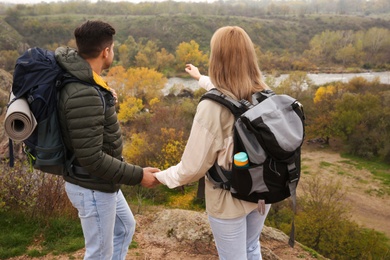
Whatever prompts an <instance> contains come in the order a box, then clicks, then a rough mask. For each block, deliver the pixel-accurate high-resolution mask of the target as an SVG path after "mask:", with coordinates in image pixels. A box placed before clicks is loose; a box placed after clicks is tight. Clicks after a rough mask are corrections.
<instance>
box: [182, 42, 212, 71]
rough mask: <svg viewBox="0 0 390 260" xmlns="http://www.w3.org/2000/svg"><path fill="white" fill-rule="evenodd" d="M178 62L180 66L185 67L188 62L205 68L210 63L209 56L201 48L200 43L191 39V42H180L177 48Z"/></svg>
mask: <svg viewBox="0 0 390 260" xmlns="http://www.w3.org/2000/svg"><path fill="white" fill-rule="evenodd" d="M176 62H177V64H178V67H179V68H183V69H184V67H185V65H186V64H187V63H192V64H193V65H194V66H197V67H200V69H204V68H205V66H206V65H207V63H208V57H207V55H206V54H203V52H202V51H201V50H199V44H198V43H197V42H196V41H194V40H191V41H190V42H189V43H188V42H182V43H180V44H179V46H178V47H177V48H176Z"/></svg>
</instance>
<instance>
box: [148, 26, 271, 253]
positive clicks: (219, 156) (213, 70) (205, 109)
mask: <svg viewBox="0 0 390 260" xmlns="http://www.w3.org/2000/svg"><path fill="white" fill-rule="evenodd" d="M210 47H211V53H210V64H209V76H210V78H209V77H206V76H202V75H201V74H200V73H199V71H198V69H197V68H196V67H194V66H193V65H191V64H189V65H187V67H186V71H187V72H188V73H189V74H190V75H191V76H192V77H194V78H195V79H197V80H199V85H200V86H201V87H203V88H206V89H210V88H212V87H216V88H217V89H219V90H220V91H221V92H223V93H224V94H226V95H229V96H231V97H232V98H234V99H236V100H241V99H247V100H249V101H251V96H252V94H253V93H254V92H258V91H261V90H263V89H267V88H268V86H267V85H266V84H265V83H264V82H263V81H262V79H261V72H260V69H259V67H258V64H257V58H256V54H255V50H254V47H253V43H252V41H251V39H250V38H249V36H248V35H247V33H246V32H245V31H244V30H243V29H242V28H240V27H236V26H233V27H232V26H227V27H222V28H220V29H218V30H217V31H216V32H215V33H214V35H213V37H212V38H211V42H210ZM210 80H211V81H210ZM233 124H234V116H233V115H232V114H231V112H230V111H229V110H228V109H227V108H225V107H223V106H221V105H220V104H217V103H215V102H213V101H210V100H203V101H202V102H200V103H199V105H198V107H197V111H196V114H195V117H194V121H193V125H192V129H191V133H190V137H189V139H188V142H187V145H186V148H185V150H184V153H183V156H182V159H181V161H180V163H179V164H177V165H175V166H172V167H170V168H168V169H166V170H164V171H161V172H157V173H155V176H156V178H157V179H158V180H159V181H160V182H161V183H163V184H165V185H167V186H168V187H169V188H175V187H178V186H181V185H184V184H187V183H190V182H194V181H197V180H198V179H200V178H202V177H204V176H205V174H206V172H207V171H208V169H210V168H211V167H212V166H213V164H214V162H215V161H217V163H218V164H219V165H220V166H221V167H222V168H224V169H227V170H230V169H231V167H232V153H233ZM205 195H206V211H207V213H208V218H209V222H210V226H211V229H212V232H213V236H214V240H215V243H216V247H217V250H218V255H219V258H220V259H232V260H237V259H239V260H240V259H262V258H261V250H260V242H259V238H260V233H261V230H262V228H263V225H264V221H265V218H266V216H267V214H268V211H269V209H270V205H266V206H265V212H262V214H260V212H259V210H258V207H257V203H251V202H247V201H243V200H238V199H236V198H233V197H232V195H231V193H230V192H229V191H226V190H223V189H214V188H213V184H212V183H211V182H210V181H209V180H208V179H207V177H206V180H205Z"/></svg>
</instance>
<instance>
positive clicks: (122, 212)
mask: <svg viewBox="0 0 390 260" xmlns="http://www.w3.org/2000/svg"><path fill="white" fill-rule="evenodd" d="M65 190H66V193H67V195H68V198H69V200H70V201H71V202H72V204H73V206H74V207H75V208H76V209H77V210H78V215H79V218H80V221H81V226H82V228H83V234H84V239H85V249H86V251H85V256H84V259H93V260H109V259H113V260H122V259H125V258H126V254H127V251H128V248H129V245H130V243H131V240H132V238H133V235H134V231H135V219H134V216H133V213H132V212H131V210H130V208H129V205H128V204H127V202H126V199H125V198H124V196H123V194H122V191H120V190H119V191H118V192H114V193H106V192H100V191H96V190H90V189H85V188H83V187H80V186H78V185H74V184H71V183H69V182H66V183H65Z"/></svg>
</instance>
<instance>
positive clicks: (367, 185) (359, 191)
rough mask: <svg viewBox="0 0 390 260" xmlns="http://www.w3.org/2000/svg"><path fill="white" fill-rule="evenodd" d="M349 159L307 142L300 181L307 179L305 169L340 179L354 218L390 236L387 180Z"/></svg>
mask: <svg viewBox="0 0 390 260" xmlns="http://www.w3.org/2000/svg"><path fill="white" fill-rule="evenodd" d="M347 161H348V159H344V158H342V157H341V156H340V154H339V153H336V152H332V151H330V150H328V149H326V150H321V149H320V150H318V149H317V148H316V149H313V148H312V147H310V146H308V145H307V146H305V147H304V152H303V153H302V165H303V168H304V170H303V174H302V177H301V181H302V182H305V174H304V172H305V171H307V172H309V175H314V174H320V175H321V177H323V178H333V179H335V180H338V181H341V183H342V188H343V189H344V190H345V191H346V196H345V204H346V205H347V206H349V207H350V213H351V219H352V220H354V221H355V222H356V223H358V224H359V225H361V226H364V227H367V228H372V229H375V230H377V231H380V232H383V233H385V234H386V235H387V236H388V237H390V221H389V220H390V200H389V197H390V196H389V195H385V194H383V188H384V184H383V183H381V182H380V181H379V180H377V179H375V178H374V175H372V174H371V173H370V172H369V171H367V170H365V169H358V168H357V167H355V166H354V165H352V164H350V163H348V162H347ZM324 165H325V166H324ZM389 174H390V169H389ZM298 192H299V186H298ZM378 194H379V195H378Z"/></svg>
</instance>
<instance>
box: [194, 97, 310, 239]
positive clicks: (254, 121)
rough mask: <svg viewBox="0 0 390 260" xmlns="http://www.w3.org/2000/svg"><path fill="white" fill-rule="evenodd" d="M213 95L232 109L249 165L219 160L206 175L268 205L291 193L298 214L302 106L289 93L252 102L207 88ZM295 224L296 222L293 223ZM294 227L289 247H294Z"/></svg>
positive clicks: (238, 147) (237, 148) (237, 143)
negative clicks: (227, 166)
mask: <svg viewBox="0 0 390 260" xmlns="http://www.w3.org/2000/svg"><path fill="white" fill-rule="evenodd" d="M204 99H210V100H213V101H215V102H218V103H219V104H222V105H224V106H225V107H227V108H228V109H229V110H230V111H231V112H232V113H233V115H234V117H235V120H236V121H235V124H234V150H233V151H234V152H233V154H237V153H239V152H244V153H246V154H247V157H248V162H249V165H248V166H246V167H238V166H235V165H234V164H233V166H232V170H231V171H226V170H224V169H222V168H221V167H220V166H219V165H218V164H217V163H215V164H214V166H213V167H212V168H211V169H209V171H208V173H207V176H208V178H209V180H210V181H212V182H213V183H214V187H215V188H221V189H225V190H229V191H230V192H231V193H232V196H233V197H235V198H238V199H241V200H245V201H250V202H254V203H258V201H259V200H264V201H265V203H266V204H270V203H276V202H279V201H282V200H284V199H286V198H288V197H290V196H291V199H292V201H293V208H294V213H295V207H296V187H297V184H298V181H299V178H300V170H301V146H302V144H303V140H304V136H305V130H304V120H305V116H304V113H303V108H302V105H301V104H300V103H299V102H298V101H297V100H296V99H294V98H292V97H290V96H288V95H276V94H275V93H274V92H272V91H270V90H265V91H261V92H258V93H255V94H254V95H253V96H252V102H253V104H251V103H250V102H249V101H246V100H241V101H237V100H234V99H232V98H230V97H228V96H226V95H224V94H223V93H221V92H220V91H218V90H217V89H211V90H209V91H208V92H206V93H205V94H204V95H203V96H202V98H201V101H202V100H204ZM293 224H294V223H293ZM293 234H294V225H293V227H292V235H291V236H290V245H291V246H293V245H294V237H293Z"/></svg>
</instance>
